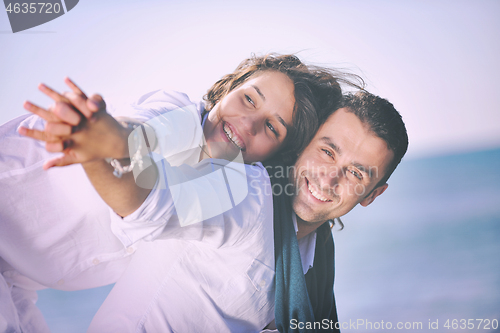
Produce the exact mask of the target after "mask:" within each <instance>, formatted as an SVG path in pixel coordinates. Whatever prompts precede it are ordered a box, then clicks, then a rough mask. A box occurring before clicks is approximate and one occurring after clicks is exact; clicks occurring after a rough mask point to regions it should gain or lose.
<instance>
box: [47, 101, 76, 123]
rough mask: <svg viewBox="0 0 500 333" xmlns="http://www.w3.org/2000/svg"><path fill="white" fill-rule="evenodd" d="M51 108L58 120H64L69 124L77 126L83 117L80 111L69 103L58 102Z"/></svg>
mask: <svg viewBox="0 0 500 333" xmlns="http://www.w3.org/2000/svg"><path fill="white" fill-rule="evenodd" d="M70 103H71V102H70ZM51 109H52V112H53V113H54V116H55V117H56V118H57V119H58V122H64V123H67V124H69V125H73V126H77V125H78V124H79V123H80V120H81V119H82V118H81V116H80V114H79V113H78V111H76V110H75V109H74V108H73V107H72V106H71V105H70V104H68V103H62V102H56V103H55V104H54V105H53V106H52V107H51Z"/></svg>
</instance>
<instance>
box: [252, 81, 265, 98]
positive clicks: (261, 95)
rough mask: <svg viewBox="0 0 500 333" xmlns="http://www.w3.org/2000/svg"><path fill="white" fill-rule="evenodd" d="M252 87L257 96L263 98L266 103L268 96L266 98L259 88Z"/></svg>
mask: <svg viewBox="0 0 500 333" xmlns="http://www.w3.org/2000/svg"><path fill="white" fill-rule="evenodd" d="M252 87H253V88H254V89H255V91H256V92H257V94H259V96H260V97H262V99H263V100H264V102H265V101H266V96H264V94H263V93H262V91H260V89H259V87H257V86H254V85H252Z"/></svg>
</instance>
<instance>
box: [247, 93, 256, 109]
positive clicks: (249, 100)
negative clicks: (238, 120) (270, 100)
mask: <svg viewBox="0 0 500 333" xmlns="http://www.w3.org/2000/svg"><path fill="white" fill-rule="evenodd" d="M245 98H246V99H247V101H248V103H250V104H252V105H253V106H255V103H254V102H253V100H252V99H251V98H250V96H248V95H245Z"/></svg>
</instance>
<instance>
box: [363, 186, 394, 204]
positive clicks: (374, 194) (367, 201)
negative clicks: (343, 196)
mask: <svg viewBox="0 0 500 333" xmlns="http://www.w3.org/2000/svg"><path fill="white" fill-rule="evenodd" d="M388 187H389V184H387V183H385V184H384V185H382V186H379V187H377V188H375V189H373V191H372V192H371V193H370V194H369V195H368V196H367V197H366V198H364V199H363V200H361V202H360V203H359V204H360V205H361V206H363V207H366V206H368V205H369V204H371V203H372V202H373V200H375V198H376V197H378V196H379V195H381V194H382V193H384V191H385V190H387V188H388Z"/></svg>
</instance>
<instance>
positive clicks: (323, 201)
mask: <svg viewBox="0 0 500 333" xmlns="http://www.w3.org/2000/svg"><path fill="white" fill-rule="evenodd" d="M407 147H408V136H407V133H406V128H405V125H404V123H403V121H402V119H401V116H400V115H399V113H398V112H397V111H396V110H395V108H394V107H393V105H392V104H391V103H389V102H388V101H387V100H385V99H382V98H380V97H377V96H374V95H371V94H369V93H367V92H358V93H357V94H352V95H348V96H345V98H344V101H343V103H342V106H341V108H340V109H338V110H337V111H335V112H333V114H331V115H330V116H329V117H328V119H327V120H326V121H325V122H324V123H323V125H322V126H321V127H320V129H319V130H318V132H317V133H316V135H315V136H314V138H313V139H312V141H311V142H310V143H309V145H308V146H307V147H306V148H305V149H304V151H303V152H302V153H301V154H300V156H299V158H298V160H297V162H296V163H295V168H294V172H293V174H292V175H291V176H292V177H291V178H292V179H291V181H292V183H293V185H294V192H293V196H292V198H291V199H292V200H291V204H292V207H293V211H294V213H295V214H294V215H296V217H295V216H291V212H290V206H289V204H290V202H289V198H288V197H287V196H286V195H281V196H275V198H274V213H275V214H274V219H275V221H274V225H275V253H276V307H275V314H276V324H277V325H276V326H277V327H278V329H279V330H280V332H286V331H290V330H293V329H304V331H315V330H318V329H327V330H334V331H336V330H338V328H339V327H338V324H337V325H336V323H337V314H336V309H335V300H334V297H333V277H334V271H333V239H332V237H331V231H330V228H329V224H328V223H326V222H328V221H332V220H334V219H335V218H339V217H341V216H343V215H345V214H346V213H348V212H349V211H350V210H351V209H352V208H354V207H355V206H356V205H357V204H361V205H362V206H368V205H369V204H371V203H372V202H373V201H374V200H375V198H376V197H378V196H379V195H381V194H382V193H383V192H384V191H385V190H386V189H387V187H388V184H387V180H388V179H389V177H390V175H391V174H392V172H393V171H394V169H395V168H396V166H397V165H398V164H399V162H400V161H401V159H402V157H403V156H404V154H405V153H406V150H407ZM271 170H272V171H271V172H270V174H271V176H272V175H273V172H274V177H272V180H273V187H275V186H276V185H277V184H279V185H281V186H287V182H286V179H285V180H284V179H283V177H279V175H282V173H280V168H278V167H277V166H276V165H274V166H273V167H272V169H271ZM294 218H296V224H297V231H296V234H297V239H299V244H297V242H296V241H295V237H293V236H294V233H295V230H293V228H292V227H291V223H290V220H291V219H294ZM311 236H313V237H317V239H316V249H315V251H314V256H315V258H314V265H313V267H312V268H311V269H310V270H309V271H308V272H307V274H306V276H305V279H304V278H302V274H301V273H302V270H303V267H302V266H303V263H301V261H300V260H301V259H300V258H301V257H302V260H303V259H304V258H307V257H308V256H307V255H303V252H304V251H303V250H302V249H300V250H301V251H300V254H299V247H300V242H301V241H302V240H304V239H305V238H307V237H311ZM320 239H321V240H320ZM310 252H311V251H310ZM309 257H310V256H309ZM309 262H311V259H309ZM306 270H307V268H305V269H304V272H305V271H306ZM291 276H294V277H295V278H291Z"/></svg>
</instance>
